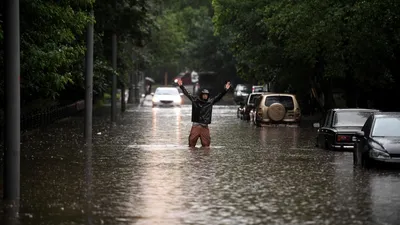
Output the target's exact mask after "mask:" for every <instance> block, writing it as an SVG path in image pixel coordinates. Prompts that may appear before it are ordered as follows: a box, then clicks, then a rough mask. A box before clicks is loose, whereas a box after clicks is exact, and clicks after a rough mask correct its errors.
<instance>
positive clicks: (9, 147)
mask: <svg viewBox="0 0 400 225" xmlns="http://www.w3.org/2000/svg"><path fill="white" fill-rule="evenodd" d="M4 6H5V7H4V14H5V17H4V49H5V51H4V72H5V75H4V95H5V139H4V140H5V142H4V180H3V185H4V186H3V188H4V192H3V194H4V196H3V197H4V199H5V200H7V201H10V202H13V204H16V203H18V201H19V198H20V154H21V152H20V147H21V146H20V141H21V132H20V131H21V127H20V126H21V122H20V115H21V111H20V110H21V108H20V107H21V103H20V101H21V97H20V83H19V82H20V31H19V0H4Z"/></svg>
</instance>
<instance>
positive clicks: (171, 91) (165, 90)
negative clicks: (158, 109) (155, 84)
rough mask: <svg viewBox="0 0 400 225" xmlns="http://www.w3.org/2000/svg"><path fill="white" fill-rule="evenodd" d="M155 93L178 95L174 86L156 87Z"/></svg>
mask: <svg viewBox="0 0 400 225" xmlns="http://www.w3.org/2000/svg"><path fill="white" fill-rule="evenodd" d="M154 94H156V95H179V91H178V89H176V88H157V89H156V92H155V93H154Z"/></svg>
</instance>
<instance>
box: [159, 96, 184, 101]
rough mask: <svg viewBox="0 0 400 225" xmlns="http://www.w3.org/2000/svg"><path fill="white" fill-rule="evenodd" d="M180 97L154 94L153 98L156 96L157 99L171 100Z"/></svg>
mask: <svg viewBox="0 0 400 225" xmlns="http://www.w3.org/2000/svg"><path fill="white" fill-rule="evenodd" d="M180 97H181V96H180V95H154V98H156V99H157V100H159V101H173V100H175V99H177V98H180Z"/></svg>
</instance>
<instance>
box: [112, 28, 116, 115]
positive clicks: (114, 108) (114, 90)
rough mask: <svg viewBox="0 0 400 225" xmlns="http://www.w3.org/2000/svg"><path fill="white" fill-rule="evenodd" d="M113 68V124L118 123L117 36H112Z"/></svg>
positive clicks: (114, 34)
mask: <svg viewBox="0 0 400 225" xmlns="http://www.w3.org/2000/svg"><path fill="white" fill-rule="evenodd" d="M112 67H113V69H114V73H113V75H112V91H111V122H112V123H115V122H116V121H117V75H116V74H115V72H116V71H117V34H116V33H115V32H114V33H113V35H112Z"/></svg>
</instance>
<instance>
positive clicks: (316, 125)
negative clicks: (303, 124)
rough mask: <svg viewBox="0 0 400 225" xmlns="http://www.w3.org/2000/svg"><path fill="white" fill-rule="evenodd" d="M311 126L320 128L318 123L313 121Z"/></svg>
mask: <svg viewBox="0 0 400 225" xmlns="http://www.w3.org/2000/svg"><path fill="white" fill-rule="evenodd" d="M313 127H315V128H320V127H321V125H320V124H319V123H313Z"/></svg>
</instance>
